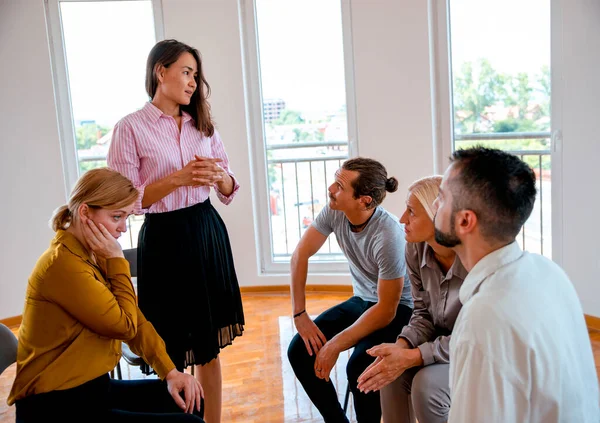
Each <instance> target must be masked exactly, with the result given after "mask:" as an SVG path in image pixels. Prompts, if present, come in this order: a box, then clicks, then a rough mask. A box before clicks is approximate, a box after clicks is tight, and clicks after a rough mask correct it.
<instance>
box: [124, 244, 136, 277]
mask: <svg viewBox="0 0 600 423" xmlns="http://www.w3.org/2000/svg"><path fill="white" fill-rule="evenodd" d="M123 255H124V256H125V260H127V261H128V262H129V270H130V271H131V277H132V278H136V277H137V248H128V249H126V250H123Z"/></svg>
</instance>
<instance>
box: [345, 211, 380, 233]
mask: <svg viewBox="0 0 600 423" xmlns="http://www.w3.org/2000/svg"><path fill="white" fill-rule="evenodd" d="M374 214H375V211H373V213H371V216H369V218H368V219H367V220H365V221H364V222H363V223H359V224H358V225H354V224H352V222H350V221H348V225H350V230H351V231H352V232H358V231H360V230H362V229H364V228H365V226H367V223H369V221H370V220H371V218H372V217H373V215H374Z"/></svg>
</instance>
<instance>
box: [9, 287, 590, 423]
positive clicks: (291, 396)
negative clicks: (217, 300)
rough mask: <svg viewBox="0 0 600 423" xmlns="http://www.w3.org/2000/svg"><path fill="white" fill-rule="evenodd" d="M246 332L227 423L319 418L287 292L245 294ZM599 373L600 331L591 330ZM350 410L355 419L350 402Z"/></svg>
mask: <svg viewBox="0 0 600 423" xmlns="http://www.w3.org/2000/svg"><path fill="white" fill-rule="evenodd" d="M348 295H349V294H339V293H335V294H334V293H332V294H327V293H307V299H308V310H309V312H310V313H311V314H318V313H320V312H322V311H324V310H325V309H327V308H329V307H331V306H332V305H335V304H338V303H339V302H341V301H343V300H344V299H346V298H348ZM243 300H244V310H245V314H246V322H247V326H246V331H245V333H244V336H242V337H240V338H238V339H236V340H235V341H234V344H233V346H229V347H227V348H225V349H224V350H223V352H222V354H221V360H222V365H223V419H222V421H223V422H235V423H254V422H256V423H258V422H286V423H292V422H293V423H296V422H304V423H308V422H321V421H322V419H321V418H320V415H319V413H318V412H317V410H316V409H315V408H314V407H313V406H312V404H311V403H310V401H309V400H308V398H307V397H306V394H305V393H304V391H303V390H302V387H301V386H300V385H299V384H298V382H297V381H296V378H295V377H294V374H293V372H292V370H291V368H290V366H289V363H288V361H287V356H286V350H287V346H288V344H289V341H290V340H291V338H292V336H293V335H294V326H293V323H292V321H291V319H290V317H289V314H290V311H291V306H290V299H289V295H288V294H276V293H275V294H274V293H269V294H244V295H243ZM590 338H591V340H592V346H593V349H594V357H595V359H596V363H597V364H596V370H597V371H598V372H599V374H600V331H590ZM347 359H348V357H347V354H342V356H340V360H339V363H338V365H337V367H336V369H335V370H334V371H333V372H332V380H333V381H334V383H335V384H336V387H337V389H338V396H339V398H340V402H342V401H343V395H344V393H345V390H346V386H347V382H346V377H345V371H344V368H345V363H346V362H347ZM122 366H123V378H129V379H134V378H141V377H143V376H142V375H141V374H140V373H139V371H138V370H137V369H133V368H129V367H128V366H127V365H126V364H124V363H123V364H122ZM14 375H15V366H14V365H13V366H11V367H10V368H8V369H7V370H6V372H5V373H4V374H2V376H0V423H4V422H11V423H12V422H14V419H15V418H14V407H8V406H7V405H6V397H7V395H8V392H9V390H10V386H11V384H12V381H13V379H14ZM348 414H349V416H350V417H351V421H355V420H354V412H353V410H352V405H351V404H350V406H349V410H348Z"/></svg>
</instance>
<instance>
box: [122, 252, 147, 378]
mask: <svg viewBox="0 0 600 423" xmlns="http://www.w3.org/2000/svg"><path fill="white" fill-rule="evenodd" d="M123 255H124V256H125V260H127V261H128V262H129V271H130V272H131V277H132V278H136V277H137V248H129V249H126V250H123ZM121 354H122V356H123V359H125V361H126V362H127V364H129V365H130V366H133V367H139V366H141V365H142V364H144V359H143V358H142V357H140V356H138V355H136V354H135V353H134V352H133V351H131V349H130V348H129V345H127V344H126V343H125V342H123V343H122V344H121ZM116 369H117V379H119V380H121V379H123V374H122V372H121V362H119V363H117V367H116Z"/></svg>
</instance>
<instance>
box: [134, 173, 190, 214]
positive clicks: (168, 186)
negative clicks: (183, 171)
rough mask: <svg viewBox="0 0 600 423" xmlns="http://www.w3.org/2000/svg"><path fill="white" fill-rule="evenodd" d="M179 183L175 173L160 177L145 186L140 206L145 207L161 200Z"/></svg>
mask: <svg viewBox="0 0 600 423" xmlns="http://www.w3.org/2000/svg"><path fill="white" fill-rule="evenodd" d="M180 186H181V184H180V183H179V182H178V180H177V177H176V173H172V174H170V175H169V176H167V177H165V178H163V179H160V180H158V181H156V182H154V183H152V184H150V185H147V186H146V189H145V190H144V197H143V198H142V208H144V209H146V208H148V207H150V206H151V205H152V204H154V203H156V202H157V201H160V200H162V199H163V198H165V197H166V196H167V195H169V194H170V193H172V192H173V191H175V190H176V189H177V188H179V187H180Z"/></svg>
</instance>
